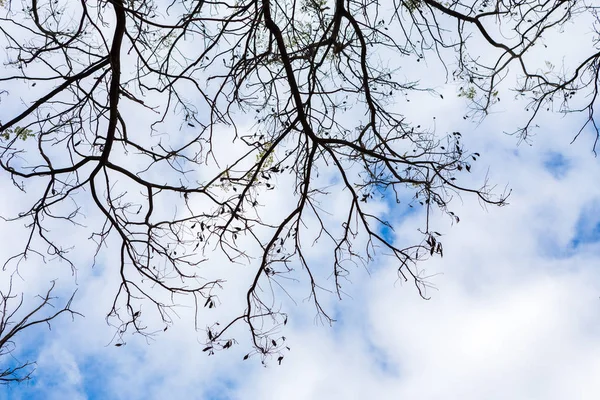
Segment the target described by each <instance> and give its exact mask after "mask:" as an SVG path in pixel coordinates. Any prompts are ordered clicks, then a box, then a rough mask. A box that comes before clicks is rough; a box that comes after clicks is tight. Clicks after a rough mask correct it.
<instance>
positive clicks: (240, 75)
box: [0, 0, 600, 362]
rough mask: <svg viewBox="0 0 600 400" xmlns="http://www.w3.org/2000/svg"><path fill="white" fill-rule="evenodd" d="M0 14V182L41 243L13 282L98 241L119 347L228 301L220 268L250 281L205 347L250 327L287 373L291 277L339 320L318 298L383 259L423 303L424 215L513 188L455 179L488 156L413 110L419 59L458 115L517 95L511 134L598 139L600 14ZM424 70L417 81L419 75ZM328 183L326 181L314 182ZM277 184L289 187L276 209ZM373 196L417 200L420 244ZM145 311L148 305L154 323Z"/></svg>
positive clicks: (271, 4)
mask: <svg viewBox="0 0 600 400" xmlns="http://www.w3.org/2000/svg"><path fill="white" fill-rule="evenodd" d="M2 7H3V8H2V11H1V12H0V32H1V33H2V36H1V37H2V39H1V40H2V44H3V47H4V48H5V49H6V51H5V53H4V57H5V58H4V65H5V68H4V69H3V70H2V72H0V82H1V84H0V85H2V86H1V89H0V105H1V106H0V121H1V125H0V136H1V137H2V139H0V167H1V168H2V174H3V175H4V176H7V177H9V178H10V180H12V183H13V184H14V186H13V187H12V188H6V189H5V190H7V191H10V190H13V191H27V192H28V193H34V195H32V196H30V197H28V198H29V199H33V200H32V201H31V203H29V204H23V205H22V210H21V211H20V212H18V213H17V214H16V215H3V217H4V218H5V220H6V221H7V222H6V223H10V222H11V221H12V222H15V221H16V223H17V224H20V225H18V226H23V223H25V229H27V230H28V232H29V233H28V238H27V240H26V242H25V243H22V246H21V248H20V249H19V250H17V251H15V254H14V255H12V256H11V257H10V258H9V259H8V260H6V262H5V264H4V269H5V270H8V271H13V270H14V271H17V270H18V268H19V265H21V264H22V263H24V262H25V261H27V260H32V259H36V260H37V261H36V262H39V261H40V260H43V261H45V262H48V263H54V262H58V261H62V262H66V263H68V265H70V267H71V268H72V270H73V271H74V272H75V271H76V270H77V269H80V268H88V267H89V265H79V264H78V263H77V262H76V261H74V259H73V254H74V252H76V251H77V250H76V249H72V248H71V244H70V243H69V242H68V239H65V235H64V232H65V231H68V230H69V229H77V230H78V231H80V230H81V231H85V232H87V235H88V236H89V237H90V239H91V240H93V241H94V243H95V247H96V254H95V255H94V257H93V258H94V263H95V260H97V259H98V257H103V254H108V255H112V256H113V257H114V259H115V260H117V262H116V264H114V263H102V262H100V263H99V264H100V267H101V268H110V269H111V270H114V274H115V276H118V279H119V284H118V286H117V287H115V288H114V290H115V292H114V302H113V306H112V309H110V310H107V314H108V319H107V320H108V322H109V323H110V324H112V325H114V326H115V327H116V329H117V339H116V340H117V344H118V342H119V340H122V337H123V335H125V334H126V333H128V332H137V333H141V334H143V335H151V334H153V333H154V330H153V329H154V328H149V327H148V326H147V325H146V324H145V323H144V322H143V321H144V320H143V317H144V315H145V314H146V313H150V312H154V313H156V314H157V315H159V316H160V318H161V319H162V321H163V322H164V326H165V329H166V327H168V325H169V324H171V323H172V322H173V315H174V313H176V311H175V308H174V307H175V306H176V305H177V304H178V301H179V300H178V299H179V298H180V297H181V296H192V297H193V298H194V301H195V304H196V310H197V313H200V312H202V310H203V309H204V307H206V308H213V307H216V306H218V305H219V304H220V302H221V301H222V299H220V298H219V291H220V289H221V288H222V287H223V285H227V284H228V283H227V282H225V280H224V279H222V278H220V277H219V276H218V275H217V276H208V275H209V274H208V272H205V268H207V267H206V266H208V265H210V264H211V263H214V262H215V261H214V260H215V259H218V260H222V259H223V257H224V259H225V260H226V261H227V264H228V265H244V268H252V271H253V273H252V279H251V280H250V281H249V282H248V286H247V288H246V289H245V292H244V302H243V306H242V308H241V309H240V310H239V314H237V315H236V316H233V317H231V318H229V319H227V320H226V321H223V320H220V321H219V322H218V323H216V324H215V325H211V326H208V327H206V333H207V336H206V347H205V350H206V351H207V352H210V353H212V352H214V351H216V350H221V349H227V348H229V347H231V346H232V345H233V343H235V337H234V335H233V333H232V332H233V329H237V327H238V326H239V325H245V326H246V327H247V332H249V336H250V339H251V342H252V346H253V349H252V351H251V354H259V355H261V357H263V359H264V357H265V356H267V355H269V354H274V355H275V358H276V359H277V360H279V362H281V360H282V359H283V354H284V351H285V346H286V345H285V340H284V339H283V338H282V337H281V336H278V335H279V328H280V327H281V326H282V325H285V324H286V323H287V320H288V316H287V314H286V310H285V309H281V308H280V306H279V304H280V301H279V297H281V296H286V293H287V291H288V288H289V287H290V285H295V284H296V280H295V279H302V280H303V282H305V283H306V284H307V285H308V287H309V293H308V297H309V298H310V300H311V301H312V303H313V304H314V306H315V307H316V310H317V313H318V314H319V315H320V316H321V317H322V318H324V319H325V320H326V321H329V320H332V317H331V316H330V315H329V313H328V310H327V309H325V308H323V307H322V306H321V303H320V300H319V299H320V297H321V296H323V295H329V293H330V292H333V293H335V294H336V295H337V296H339V297H342V296H343V294H344V292H343V285H344V283H345V282H346V281H347V280H348V279H349V275H350V273H351V271H352V269H353V268H355V266H356V265H362V264H366V263H368V262H369V261H371V260H373V259H374V258H375V257H376V256H380V255H385V256H388V257H393V258H395V259H396V265H397V270H398V275H399V277H400V278H401V279H403V280H406V281H410V282H412V283H414V285H415V287H416V288H417V290H418V293H419V294H420V295H421V296H423V297H427V293H426V289H427V284H428V282H427V278H426V277H425V276H423V274H422V273H421V271H420V269H419V262H422V261H424V260H426V259H427V258H429V257H432V256H435V255H439V256H442V255H443V251H444V249H443V246H442V242H441V237H440V236H441V235H440V234H439V233H438V232H437V231H436V230H435V228H434V227H432V226H430V223H429V217H430V215H431V213H434V212H442V213H445V214H447V215H448V217H449V218H450V219H451V220H453V221H455V222H459V221H460V219H459V216H458V215H456V214H455V213H454V212H453V211H452V209H451V206H452V202H451V201H452V200H453V198H455V197H457V196H476V197H478V198H479V199H481V201H482V202H483V203H487V204H494V205H503V204H505V202H506V199H507V197H508V195H509V194H510V192H509V191H504V190H498V189H494V186H493V185H491V184H489V183H488V182H487V181H483V182H481V184H480V186H476V187H471V186H468V185H466V184H463V183H461V182H462V181H463V179H462V178H461V177H463V176H464V174H468V173H470V172H471V169H472V168H474V166H473V165H474V164H475V163H476V161H477V160H478V159H479V157H480V153H479V152H477V151H475V150H476V149H475V150H470V149H466V148H465V147H464V146H463V144H462V134H461V133H460V132H458V131H450V132H439V131H437V130H436V129H435V126H422V125H420V124H419V123H415V122H414V121H411V120H410V118H408V117H407V116H406V115H405V114H404V112H403V107H402V104H404V101H405V100H404V99H406V98H407V96H409V95H411V94H413V93H417V92H424V93H429V94H430V95H431V96H432V97H433V98H440V97H442V96H443V94H442V93H441V92H440V90H439V88H435V87H430V86H428V79H427V73H428V68H429V67H427V65H426V63H429V64H432V63H439V64H440V65H442V66H443V68H444V70H445V73H446V76H445V79H446V81H447V82H448V83H451V84H453V85H455V87H456V93H457V96H459V97H463V98H465V100H466V102H467V104H468V106H469V109H468V110H467V111H466V113H465V118H475V119H479V118H483V117H485V115H487V114H488V113H489V112H490V111H492V109H493V107H494V105H496V104H497V103H499V102H500V101H501V100H502V101H503V102H506V101H514V100H513V99H515V98H523V99H525V100H524V101H525V103H526V104H527V106H526V107H527V109H528V111H529V112H530V114H529V115H530V118H529V120H527V121H526V122H525V123H524V124H523V125H521V126H515V130H514V133H516V134H517V135H518V137H519V138H520V139H522V140H527V139H528V137H529V136H530V134H531V132H532V130H533V129H534V128H535V126H536V125H535V124H536V118H542V117H543V114H544V113H545V112H553V111H554V112H562V113H583V117H584V118H583V120H582V121H583V122H582V125H581V130H579V131H578V132H579V133H581V132H583V131H584V128H586V127H589V126H591V127H592V128H593V129H592V131H593V132H594V134H595V135H596V137H597V132H598V131H597V125H596V122H595V119H594V108H595V104H596V101H597V95H598V87H597V85H598V72H599V58H600V50H599V49H598V43H599V41H598V38H600V35H599V34H598V30H597V23H598V20H597V14H596V8H595V7H594V6H593V4H591V2H586V1H572V0H567V1H565V0H546V1H537V0H524V1H512V0H511V1H496V2H492V1H488V0H482V1H479V0H467V1H450V2H441V1H436V0H403V1H400V0H390V1H362V0H361V1H355V0H335V1H333V0H332V1H327V0H301V1H295V0H285V1H269V0H231V1H229V0H227V1H202V0H199V1H191V0H173V1H162V0H154V1H153V0H109V1H74V0H58V1H50V0H49V1H38V0H33V1H23V2H16V1H10V0H5V1H4V2H3V3H2ZM576 18H579V19H580V20H584V21H585V22H586V23H589V24H588V25H586V26H587V27H588V30H589V28H590V27H591V29H592V30H593V32H594V33H593V35H592V36H591V40H590V45H589V53H588V54H587V55H586V57H585V58H583V59H575V60H567V61H568V62H563V63H562V65H560V66H558V65H559V64H556V63H555V62H554V61H546V60H545V59H544V58H543V57H544V54H546V53H544V52H545V51H546V52H551V54H554V55H556V54H560V52H561V51H562V50H561V49H562V48H560V47H559V48H555V47H553V46H552V43H547V42H546V40H547V37H548V36H551V35H555V34H556V33H557V32H560V30H561V29H566V27H568V24H570V23H571V22H572V21H574V20H575V19H576ZM546 49H547V50H546ZM557 52H558V53H557ZM540 60H541V61H540ZM563 61H564V60H563ZM406 70H411V71H413V72H412V73H411V74H407V73H406V72H405V71H406ZM414 71H417V72H418V76H419V78H418V79H412V78H410V77H409V76H412V75H415V74H414ZM427 106H428V105H427V104H423V107H427ZM443 117H444V116H443V115H440V116H438V118H443ZM578 132H577V131H575V132H574V135H578V134H579V133H578ZM594 146H595V144H594ZM323 170H327V171H333V173H334V175H335V179H334V180H333V181H329V182H324V181H322V180H320V179H319V173H320V171H323ZM284 182H287V183H284ZM334 185H335V186H334ZM330 187H334V188H335V191H336V193H337V192H340V193H341V194H340V195H339V196H337V195H336V196H335V199H336V200H335V201H336V202H337V203H336V204H335V209H336V211H337V212H340V213H343V218H341V220H335V219H332V218H330V215H329V214H328V212H327V210H326V209H325V208H324V207H323V204H324V203H327V202H328V201H330V199H332V198H333V196H334V194H335V193H334V194H332V193H331V190H334V189H331V190H330ZM271 191H275V192H278V193H280V194H281V195H285V204H283V205H280V206H281V207H280V208H278V209H277V210H276V212H275V211H274V209H273V208H272V207H273V205H272V203H269V202H268V196H269V193H271ZM263 199H264V200H263ZM381 201H384V202H386V204H388V205H389V207H391V209H392V212H394V213H403V212H406V211H407V210H409V209H411V208H423V209H424V210H425V211H424V212H423V213H422V214H421V215H422V216H423V222H422V228H421V230H420V232H421V240H420V241H418V242H416V243H403V242H401V241H395V240H394V239H393V236H392V235H390V233H389V232H390V231H391V230H393V226H392V223H391V222H390V219H389V216H386V215H384V214H382V213H381V212H379V211H378V210H377V207H375V206H374V205H373V204H372V203H377V202H381ZM265 204H271V205H270V206H269V207H264V205H265ZM15 226H17V225H15ZM317 239H318V240H321V241H324V242H326V243H328V248H329V251H330V252H331V263H329V264H327V265H323V264H319V263H314V262H311V261H310V260H309V259H308V258H307V257H306V256H305V252H306V249H307V248H309V247H310V246H312V245H313V242H314V241H315V240H317ZM115 255H117V256H115ZM218 257H221V258H218ZM218 262H219V263H221V262H222V261H218ZM292 276H293V277H294V279H289V278H290V277H292ZM324 277H325V278H324ZM327 277H329V278H327ZM144 304H145V305H148V304H151V305H152V306H153V307H152V309H151V310H152V311H150V308H149V307H147V306H146V308H145V309H144V315H143V314H142V312H141V311H142V305H144ZM75 308H76V307H75ZM234 327H236V328H234ZM199 328H204V327H199ZM236 332H239V331H236Z"/></svg>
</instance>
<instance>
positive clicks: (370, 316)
mask: <svg viewBox="0 0 600 400" xmlns="http://www.w3.org/2000/svg"><path fill="white" fill-rule="evenodd" d="M564 40H565V41H567V39H564ZM431 68H435V67H434V66H432V67H431ZM438 91H439V92H440V93H442V94H443V95H444V99H446V100H444V101H442V100H441V99H439V100H438V99H436V100H433V99H430V98H427V97H418V96H416V97H414V98H413V99H412V101H411V102H410V104H408V103H407V104H403V105H402V106H403V107H405V112H406V113H407V114H408V115H411V116H412V117H413V118H415V119H420V120H422V121H429V122H427V123H433V122H432V121H433V120H432V116H433V115H436V116H437V117H436V124H437V127H436V129H437V130H438V131H440V132H451V131H455V130H456V131H461V132H462V133H463V136H464V142H465V144H466V147H468V148H469V149H471V150H472V151H477V152H479V153H481V154H482V157H481V160H480V161H479V162H478V163H477V164H476V166H475V167H474V168H473V173H472V174H471V175H469V176H468V177H467V178H465V179H467V182H471V183H473V184H477V183H480V182H482V180H483V179H486V177H487V179H489V180H490V182H493V183H495V184H497V185H498V188H499V190H503V188H504V187H505V186H506V187H508V188H510V189H511V196H510V198H509V200H508V203H509V204H508V205H507V206H505V207H502V208H497V207H492V206H483V205H482V204H481V203H480V202H478V201H477V199H475V198H472V197H468V196H462V197H461V198H456V199H455V201H454V202H453V210H454V212H456V213H457V214H458V215H460V223H452V221H450V220H449V218H448V217H447V216H441V215H434V217H433V218H434V221H433V223H434V225H435V226H436V230H438V231H439V232H440V233H441V234H442V235H443V236H442V239H443V243H444V257H443V258H440V257H435V258H432V259H431V260H429V261H427V262H426V263H424V264H421V265H420V268H422V269H424V270H425V274H426V275H428V276H430V278H429V282H431V284H432V285H433V286H434V287H432V288H430V289H429V290H428V292H427V295H428V296H430V299H429V300H424V299H422V298H420V297H419V296H418V293H417V292H416V290H415V288H414V287H413V286H412V285H411V284H408V283H404V282H402V281H400V280H398V277H397V266H395V265H394V264H393V262H392V260H391V259H389V258H386V257H378V258H377V259H376V260H375V261H374V262H373V263H372V264H371V265H369V267H368V268H366V269H365V268H362V267H360V268H358V267H357V268H356V269H355V270H353V271H352V275H351V278H350V280H351V282H352V283H351V284H350V285H346V286H345V291H346V293H347V296H346V297H344V298H343V299H342V300H341V301H338V300H336V298H335V296H330V297H325V298H324V299H323V301H324V305H325V307H326V308H327V309H328V310H331V313H332V315H334V316H335V319H336V320H337V321H336V322H335V323H334V324H333V325H331V326H330V325H328V324H322V323H320V321H319V320H318V319H315V310H314V307H313V306H312V305H311V304H310V302H308V301H305V300H303V299H304V298H305V297H306V295H307V292H306V290H305V289H306V288H305V287H302V286H301V285H298V287H292V289H291V290H292V291H291V293H292V294H293V295H294V296H293V297H294V298H295V299H296V301H295V302H292V301H287V302H286V303H285V304H284V305H285V308H286V310H287V311H288V312H289V314H290V319H289V323H288V324H287V326H286V327H285V329H284V331H283V332H282V334H284V335H285V336H286V341H287V344H288V345H289V347H290V349H291V350H290V351H289V352H288V353H286V354H285V358H284V360H283V362H282V363H281V365H278V363H277V362H276V361H275V360H270V362H269V363H267V365H266V366H263V365H261V363H260V360H259V359H258V358H256V357H250V359H248V360H243V357H244V355H245V354H246V353H247V348H245V347H244V346H243V343H242V344H240V345H234V346H233V348H232V349H230V350H228V351H223V352H220V353H217V354H216V355H214V356H208V355H207V354H206V353H204V352H202V349H203V346H202V340H203V332H196V331H195V330H194V326H193V320H192V315H193V313H192V311H191V310H190V309H189V308H186V307H182V308H181V309H179V310H178V313H179V316H180V318H179V319H178V320H177V321H176V322H175V324H174V325H173V326H172V327H169V329H168V330H167V331H165V332H161V333H160V334H159V335H157V336H156V337H154V338H153V339H151V340H146V339H144V338H142V337H140V336H131V337H127V338H126V345H124V346H121V347H115V346H114V345H113V343H111V340H112V338H113V334H114V330H113V329H112V328H111V327H109V326H107V325H106V322H105V320H104V317H105V314H106V312H107V310H108V309H109V307H110V301H111V299H112V298H111V295H112V294H114V291H115V284H116V282H117V281H116V279H118V277H115V276H114V275H115V274H114V271H112V270H111V268H110V264H109V262H108V261H107V260H110V258H107V259H105V260H102V261H101V262H100V263H99V265H97V266H96V267H95V268H94V269H91V268H85V267H82V268H80V269H79V271H78V274H77V277H76V278H77V279H76V280H75V279H74V278H73V277H72V276H71V273H70V271H69V269H68V268H66V267H65V266H64V265H63V266H60V267H56V268H54V267H52V268H50V267H48V266H43V265H38V266H36V267H35V268H33V267H32V268H30V267H28V268H26V269H24V270H23V271H22V276H23V281H22V282H20V283H19V282H18V283H17V285H19V288H22V289H23V290H24V291H25V294H26V296H29V297H28V298H29V299H32V298H33V296H34V295H35V294H37V293H40V292H41V291H43V289H44V288H47V286H48V282H49V280H50V279H58V282H59V283H61V286H60V287H61V291H60V292H59V294H60V295H61V296H63V297H64V296H65V295H67V294H69V293H71V291H72V290H73V289H77V290H78V292H77V294H76V301H75V302H74V308H75V309H76V310H78V311H81V312H82V313H83V314H84V315H85V317H83V318H79V317H76V318H75V319H74V320H72V321H71V320H70V319H69V318H68V317H66V318H61V319H59V320H57V321H55V322H54V323H53V324H52V329H51V330H48V329H47V328H46V327H40V328H37V329H32V330H29V331H27V332H26V334H24V335H23V336H22V337H20V338H19V339H18V341H17V346H18V350H17V351H16V352H15V354H14V355H15V357H16V358H17V359H19V360H36V361H37V366H36V371H35V374H34V377H33V379H32V380H31V381H29V382H26V383H23V384H20V385H13V386H10V387H3V388H0V399H7V400H8V399H11V400H13V399H14V400H17V399H48V400H53V399H90V400H91V399H164V398H182V399H203V400H217V399H240V400H243V399H290V400H296V399H298V400H302V399H317V400H319V399H365V398H378V399H440V398H444V399H461V400H470V399H473V400H475V399H532V400H533V399H544V400H548V399H570V398H573V399H597V398H598V396H600V381H599V380H598V379H597V377H598V376H600V185H597V184H596V182H597V177H598V176H600V161H599V160H598V158H596V157H595V156H594V154H593V152H592V145H593V141H594V133H592V132H591V131H589V130H587V131H584V133H583V134H582V135H581V136H580V137H579V139H578V140H577V141H575V142H573V143H572V139H573V136H574V133H575V132H576V130H577V129H578V127H579V125H577V124H578V123H579V122H580V121H581V120H578V119H577V118H578V117H577V116H575V117H570V118H563V117H562V116H560V115H545V116H544V118H543V119H542V120H541V121H539V124H540V127H539V129H538V130H537V134H536V135H535V136H534V137H532V138H531V140H530V141H529V142H527V143H525V142H519V141H518V139H517V138H515V137H514V136H510V135H507V134H505V133H504V132H505V131H510V129H511V126H513V125H514V124H515V121H519V120H522V118H523V117H524V111H523V110H522V104H521V103H519V102H517V101H511V98H510V97H507V98H505V99H503V103H502V104H501V105H500V106H498V107H496V108H495V110H494V111H495V112H494V113H493V114H491V115H490V116H488V118H487V119H485V120H484V121H483V122H481V123H475V122H472V121H468V120H467V121H465V120H463V118H462V115H464V110H465V107H466V104H465V101H464V99H461V98H458V97H457V96H456V93H457V88H456V87H454V86H452V85H440V86H439V87H438ZM422 96H428V95H426V94H423V95H422ZM424 104H426V105H427V106H426V107H424V106H423V105H424ZM321 179H326V177H321ZM0 185H1V186H0V187H5V185H10V182H8V180H7V177H6V176H5V175H2V174H0ZM330 192H331V195H330V196H331V203H330V204H328V205H325V207H335V204H336V201H337V199H338V196H341V194H340V193H337V192H336V186H335V185H334V186H332V187H331V188H330ZM11 193H12V192H11ZM11 196H12V195H3V196H0V209H1V210H2V211H3V212H9V211H11V210H14V209H16V206H17V205H18V198H16V197H14V198H13V197H11ZM272 196H273V197H274V198H273V199H272V201H273V203H272V204H273V205H272V207H273V210H274V211H273V212H276V211H275V210H277V204H278V203H285V201H286V193H285V191H284V190H281V191H279V192H278V191H274V193H273V194H272ZM380 206H381V207H382V209H383V210H384V211H383V212H385V213H387V215H389V216H390V218H391V220H392V222H393V226H394V231H393V232H386V234H387V235H392V236H393V237H394V240H397V241H399V242H402V241H409V240H411V239H412V240H419V238H420V236H419V233H418V231H417V229H418V228H419V227H420V226H421V223H422V220H423V213H422V212H421V211H415V212H413V213H409V214H407V213H404V212H397V210H394V208H393V204H392V203H386V202H382V203H381V204H380ZM335 217H336V216H335V215H333V217H332V218H335ZM86 239H87V238H82V237H73V238H72V240H73V244H74V245H75V246H77V247H78V248H82V249H83V248H85V246H86V245H89V243H87V240H86ZM20 240H22V238H21V237H20V236H19V235H18V233H16V231H14V228H13V227H11V226H9V225H7V224H0V243H2V244H0V255H2V256H4V257H5V256H6V254H8V253H9V252H10V251H11V250H12V249H13V248H14V246H16V245H18V243H19V241H20ZM306 251H307V253H308V254H309V257H310V258H311V260H312V261H313V262H322V263H323V264H326V263H327V261H328V259H327V256H325V255H323V251H322V249H321V248H320V247H319V246H315V248H314V249H307V250H306ZM83 253H85V252H83ZM79 261H80V262H81V263H87V264H86V265H88V264H89V259H86V258H85V255H82V256H81V260H79ZM223 268H224V269H226V270H225V271H224V272H223V273H224V274H226V275H227V276H228V279H229V281H230V288H229V292H228V293H235V292H236V291H243V290H244V287H245V286H244V285H245V283H244V282H245V281H244V279H243V277H244V276H245V274H247V271H244V270H243V267H240V266H224V267H223ZM237 276H239V278H238V279H237V280H236V277H237ZM234 306H235V301H233V302H229V303H228V302H224V304H223V305H222V306H220V307H217V308H216V309H215V310H210V311H206V313H207V314H208V315H202V316H201V321H202V322H203V321H204V319H203V318H205V317H206V319H207V320H210V319H211V318H213V319H214V318H215V315H218V313H222V314H227V313H228V312H231V309H233V307H234ZM228 307H230V308H231V309H228Z"/></svg>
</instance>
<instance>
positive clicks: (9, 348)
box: [0, 279, 81, 385]
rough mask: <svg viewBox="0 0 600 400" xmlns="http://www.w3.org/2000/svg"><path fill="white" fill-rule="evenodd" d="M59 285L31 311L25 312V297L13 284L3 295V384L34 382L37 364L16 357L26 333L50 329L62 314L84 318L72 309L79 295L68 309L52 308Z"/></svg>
mask: <svg viewBox="0 0 600 400" xmlns="http://www.w3.org/2000/svg"><path fill="white" fill-rule="evenodd" d="M55 284H56V282H54V281H53V282H52V285H51V286H50V288H49V289H48V291H47V292H46V293H45V294H44V295H39V296H38V297H39V299H40V300H39V304H37V305H36V306H35V307H32V308H31V309H30V310H24V307H25V304H24V296H23V294H20V295H15V294H14V293H13V282H12V279H10V283H9V286H8V289H7V291H6V292H1V291H0V362H1V364H0V365H2V366H1V367H0V384H1V385H7V384H10V383H15V382H24V381H26V380H28V379H30V378H31V375H32V373H33V371H34V366H35V362H32V361H21V360H19V359H18V358H16V357H15V356H14V354H13V353H14V352H15V350H16V347H17V346H16V340H17V337H19V336H22V334H23V331H24V330H28V331H29V330H30V329H31V328H32V327H34V326H35V325H47V326H48V328H50V323H51V322H52V321H53V320H54V319H56V318H57V317H58V316H59V315H61V314H70V315H71V317H74V316H75V315H81V314H79V313H78V312H76V311H73V310H72V309H71V302H72V301H73V297H74V296H75V294H74V293H73V295H72V296H71V297H70V298H69V300H68V301H67V302H66V304H65V305H64V307H62V308H60V309H56V308H55V307H54V306H53V305H52V301H53V300H55V297H53V296H52V291H53V290H54V286H55Z"/></svg>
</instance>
